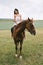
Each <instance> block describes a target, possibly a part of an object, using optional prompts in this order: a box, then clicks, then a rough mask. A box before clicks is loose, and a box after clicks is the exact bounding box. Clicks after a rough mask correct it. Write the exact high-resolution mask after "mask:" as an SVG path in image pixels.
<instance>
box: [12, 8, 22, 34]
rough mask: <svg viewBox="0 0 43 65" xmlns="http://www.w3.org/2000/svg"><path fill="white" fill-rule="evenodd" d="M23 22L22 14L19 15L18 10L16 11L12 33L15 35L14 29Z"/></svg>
mask: <svg viewBox="0 0 43 65" xmlns="http://www.w3.org/2000/svg"><path fill="white" fill-rule="evenodd" d="M21 21H22V16H21V14H19V10H18V9H16V8H15V9H14V24H13V27H12V28H11V33H12V34H13V28H14V27H15V26H16V25H17V24H19V23H20V22H21Z"/></svg>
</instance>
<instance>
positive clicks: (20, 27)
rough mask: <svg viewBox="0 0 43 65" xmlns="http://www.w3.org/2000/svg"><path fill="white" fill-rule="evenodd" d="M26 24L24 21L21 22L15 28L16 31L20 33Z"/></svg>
mask: <svg viewBox="0 0 43 65" xmlns="http://www.w3.org/2000/svg"><path fill="white" fill-rule="evenodd" d="M25 27H26V24H25V22H23V23H21V25H20V26H18V28H17V33H22V32H23V31H24V30H25Z"/></svg>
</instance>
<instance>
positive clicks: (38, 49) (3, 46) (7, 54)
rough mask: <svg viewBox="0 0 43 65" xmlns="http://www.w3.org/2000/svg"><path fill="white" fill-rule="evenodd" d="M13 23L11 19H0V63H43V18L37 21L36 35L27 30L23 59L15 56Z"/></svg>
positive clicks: (1, 64)
mask: <svg viewBox="0 0 43 65" xmlns="http://www.w3.org/2000/svg"><path fill="white" fill-rule="evenodd" d="M8 21H9V22H8ZM12 25H13V22H12V21H11V22H10V20H7V21H5V20H0V65H43V20H42V21H37V22H35V27H36V32H37V33H36V36H33V35H31V34H30V33H28V32H27V31H26V38H25V39H24V43H23V50H22V56H23V58H22V60H20V59H19V58H16V57H15V45H14V42H13V39H12V37H11V33H10V28H11V27H12Z"/></svg>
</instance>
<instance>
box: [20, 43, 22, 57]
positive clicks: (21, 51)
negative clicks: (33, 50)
mask: <svg viewBox="0 0 43 65" xmlns="http://www.w3.org/2000/svg"><path fill="white" fill-rule="evenodd" d="M20 58H22V42H20Z"/></svg>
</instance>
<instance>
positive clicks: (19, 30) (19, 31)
mask: <svg viewBox="0 0 43 65" xmlns="http://www.w3.org/2000/svg"><path fill="white" fill-rule="evenodd" d="M25 29H27V30H28V31H29V32H30V33H31V34H33V35H35V34H36V31H35V27H34V25H33V20H32V19H29V18H28V19H27V20H23V21H22V22H21V23H19V24H18V25H16V27H15V28H14V29H13V35H12V37H13V39H14V42H15V49H16V56H17V50H18V44H19V43H20V55H19V56H20V58H21V57H22V56H21V50H22V43H23V39H24V37H25V32H24V30H25Z"/></svg>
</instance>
